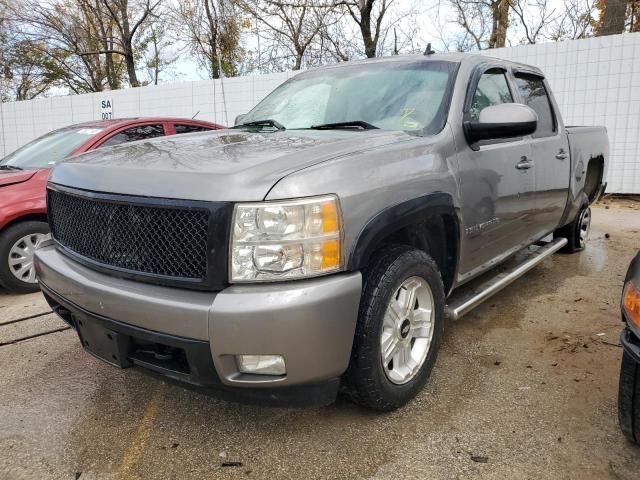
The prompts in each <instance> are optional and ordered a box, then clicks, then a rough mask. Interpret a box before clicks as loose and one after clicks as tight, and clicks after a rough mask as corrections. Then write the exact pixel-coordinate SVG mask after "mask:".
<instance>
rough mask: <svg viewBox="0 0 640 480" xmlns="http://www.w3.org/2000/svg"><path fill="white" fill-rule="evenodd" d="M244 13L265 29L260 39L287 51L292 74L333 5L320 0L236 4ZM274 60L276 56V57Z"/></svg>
mask: <svg viewBox="0 0 640 480" xmlns="http://www.w3.org/2000/svg"><path fill="white" fill-rule="evenodd" d="M239 2H240V4H241V5H242V7H243V9H244V10H245V11H246V12H247V13H248V14H249V15H251V16H252V17H253V18H254V19H255V20H256V21H257V22H259V23H260V24H262V25H263V26H264V27H266V29H265V30H263V31H262V32H261V35H262V36H263V37H265V36H266V37H267V39H268V40H269V41H271V42H273V43H274V44H275V45H276V46H280V47H283V48H285V49H287V50H289V51H290V54H291V56H292V57H293V59H294V63H293V66H292V68H293V70H300V68H301V67H302V62H303V59H304V57H305V54H306V53H307V50H308V49H309V47H310V45H311V44H312V42H314V40H316V39H317V38H318V37H319V35H320V32H321V30H322V29H323V27H324V26H325V20H326V18H327V17H326V14H327V13H328V12H329V11H330V10H331V9H333V8H334V7H333V4H332V2H327V1H323V0H297V1H295V2H292V3H285V2H283V1H281V0H239ZM276 57H277V56H276Z"/></svg>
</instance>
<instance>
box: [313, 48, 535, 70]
mask: <svg viewBox="0 0 640 480" xmlns="http://www.w3.org/2000/svg"><path fill="white" fill-rule="evenodd" d="M420 60H425V61H429V60H440V61H446V62H453V63H471V64H478V65H479V64H482V63H487V62H491V61H495V62H499V63H503V64H509V65H512V66H514V67H516V69H521V70H525V71H529V72H535V73H537V74H539V75H543V74H542V71H541V70H540V69H539V68H537V67H534V66H533V65H526V64H524V63H518V62H514V61H512V60H506V59H504V58H498V57H493V56H490V55H485V54H479V53H462V52H447V53H432V54H430V55H423V54H412V55H393V56H389V57H376V58H365V59H361V60H351V61H349V62H344V63H337V64H334V65H328V66H325V67H319V68H318V70H319V69H332V68H340V67H343V66H347V65H358V64H366V63H413V62H416V61H420ZM314 70H316V69H314Z"/></svg>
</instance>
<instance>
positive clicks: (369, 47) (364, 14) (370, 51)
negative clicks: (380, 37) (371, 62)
mask: <svg viewBox="0 0 640 480" xmlns="http://www.w3.org/2000/svg"><path fill="white" fill-rule="evenodd" d="M372 6H373V2H371V1H366V2H362V5H361V7H360V32H361V33H362V41H363V43H364V53H365V55H366V56H367V58H374V57H375V56H376V49H377V47H378V45H377V44H376V43H377V42H376V41H375V40H374V38H373V35H372V34H371V9H372Z"/></svg>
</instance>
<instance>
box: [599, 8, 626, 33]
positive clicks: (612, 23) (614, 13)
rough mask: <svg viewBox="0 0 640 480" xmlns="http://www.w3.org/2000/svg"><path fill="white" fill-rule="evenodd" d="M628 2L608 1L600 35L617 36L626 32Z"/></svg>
mask: <svg viewBox="0 0 640 480" xmlns="http://www.w3.org/2000/svg"><path fill="white" fill-rule="evenodd" d="M626 14H627V0H606V6H605V9H604V19H603V21H602V27H601V28H600V35H616V34H618V33H622V32H623V31H624V21H625V17H626Z"/></svg>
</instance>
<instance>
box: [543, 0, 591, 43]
mask: <svg viewBox="0 0 640 480" xmlns="http://www.w3.org/2000/svg"><path fill="white" fill-rule="evenodd" d="M597 2H598V0H565V2H564V5H563V8H562V10H560V12H559V14H558V16H556V18H555V19H554V20H553V21H552V22H551V23H550V24H549V26H548V27H547V29H546V30H547V32H546V33H545V36H546V38H547V39H549V40H553V41H558V40H567V39H568V40H575V39H578V38H585V37H589V36H591V35H593V33H594V31H595V29H596V28H597V22H596V19H595V16H596V15H595V13H596V4H597Z"/></svg>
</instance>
